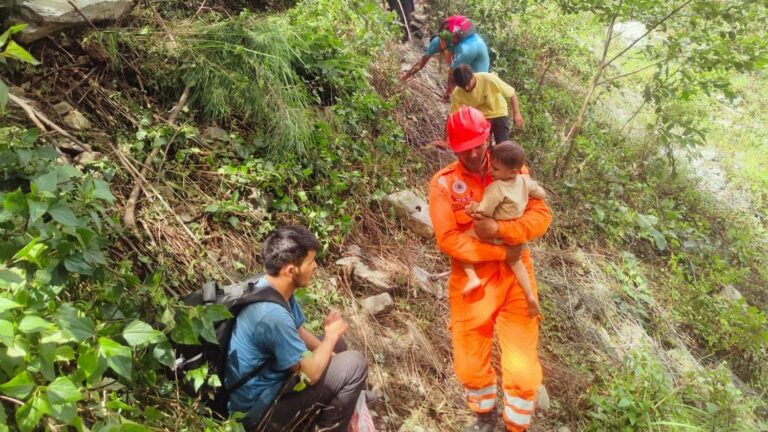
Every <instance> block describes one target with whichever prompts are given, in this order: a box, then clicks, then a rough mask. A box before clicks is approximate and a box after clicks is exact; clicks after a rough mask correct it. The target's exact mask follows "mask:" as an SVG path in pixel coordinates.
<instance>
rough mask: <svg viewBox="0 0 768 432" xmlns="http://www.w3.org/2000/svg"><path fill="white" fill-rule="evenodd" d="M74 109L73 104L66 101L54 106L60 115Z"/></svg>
mask: <svg viewBox="0 0 768 432" xmlns="http://www.w3.org/2000/svg"><path fill="white" fill-rule="evenodd" d="M73 109H74V108H72V105H70V104H68V103H67V102H66V101H62V102H59V103H57V104H56V105H54V106H53V110H54V111H56V114H58V115H60V116H63V115H66V114H67V113H68V112H70V111H72V110H73Z"/></svg>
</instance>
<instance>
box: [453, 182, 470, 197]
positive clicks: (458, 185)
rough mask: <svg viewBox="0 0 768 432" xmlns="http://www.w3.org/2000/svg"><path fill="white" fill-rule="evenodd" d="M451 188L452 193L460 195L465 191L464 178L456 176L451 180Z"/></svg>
mask: <svg viewBox="0 0 768 432" xmlns="http://www.w3.org/2000/svg"><path fill="white" fill-rule="evenodd" d="M451 189H453V192H454V193H456V194H458V195H461V194H463V193H464V192H466V191H467V184H466V183H464V180H462V179H458V178H457V179H456V180H454V181H453V185H451Z"/></svg>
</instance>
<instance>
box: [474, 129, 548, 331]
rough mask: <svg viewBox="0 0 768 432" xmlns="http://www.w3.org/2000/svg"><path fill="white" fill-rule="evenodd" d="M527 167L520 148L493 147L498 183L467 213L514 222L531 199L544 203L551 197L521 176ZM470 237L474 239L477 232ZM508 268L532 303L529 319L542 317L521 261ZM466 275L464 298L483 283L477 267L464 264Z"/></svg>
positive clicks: (515, 145)
mask: <svg viewBox="0 0 768 432" xmlns="http://www.w3.org/2000/svg"><path fill="white" fill-rule="evenodd" d="M523 165H525V152H524V151H523V148H522V147H521V146H520V144H518V143H516V142H514V141H504V142H503V143H501V144H498V145H496V146H494V147H492V148H491V172H490V174H491V177H492V178H493V180H494V181H493V183H491V184H490V185H488V187H487V188H485V191H484V192H483V199H482V201H480V202H479V203H471V204H469V205H468V206H467V209H466V211H467V213H469V214H473V213H477V214H481V215H483V216H485V217H492V218H494V219H496V220H512V219H517V218H519V217H521V216H522V215H523V213H524V212H525V207H526V206H527V205H528V197H533V198H540V199H544V198H545V197H546V195H547V193H546V192H545V191H544V189H543V188H542V187H541V186H539V184H538V183H536V181H534V180H532V179H531V177H530V176H529V175H528V174H522V173H521V172H520V170H521V169H522V168H523ZM468 233H470V235H474V231H473V230H470V231H468ZM475 236H476V235H475ZM508 264H509V266H510V267H512V271H513V272H514V274H515V277H516V278H517V282H518V283H519V284H520V287H522V288H523V292H524V293H525V297H526V299H527V300H528V315H529V316H530V317H531V318H533V317H535V316H537V315H539V303H538V301H537V300H536V296H534V295H533V287H532V286H531V278H530V277H529V276H528V271H527V270H526V269H525V266H524V265H523V262H522V261H521V260H520V259H517V260H515V261H512V262H508ZM464 271H465V272H466V274H467V278H468V281H467V285H466V286H465V287H464V290H463V292H462V294H463V295H466V294H467V293H469V292H471V291H472V290H475V289H477V288H479V287H480V285H481V283H480V278H478V277H477V273H476V272H475V266H474V265H472V264H468V263H464Z"/></svg>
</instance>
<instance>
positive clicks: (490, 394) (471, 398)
mask: <svg viewBox="0 0 768 432" xmlns="http://www.w3.org/2000/svg"><path fill="white" fill-rule="evenodd" d="M465 389H466V391H467V404H469V408H470V409H471V410H472V411H474V412H476V413H486V412H491V411H493V409H494V408H496V384H493V385H489V386H487V387H483V388H481V389H470V388H465Z"/></svg>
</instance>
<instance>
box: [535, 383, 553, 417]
mask: <svg viewBox="0 0 768 432" xmlns="http://www.w3.org/2000/svg"><path fill="white" fill-rule="evenodd" d="M551 407H552V405H551V403H550V400H549V392H547V388H546V387H544V384H541V385H540V386H539V388H538V389H537V390H536V409H539V410H541V411H549V409H550V408H551Z"/></svg>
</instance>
